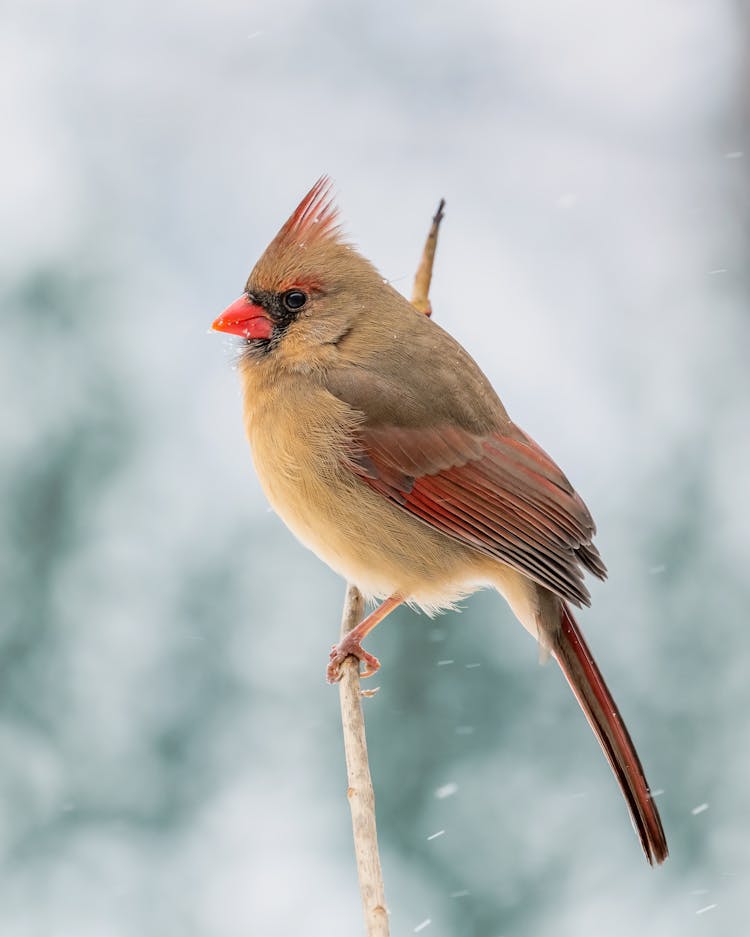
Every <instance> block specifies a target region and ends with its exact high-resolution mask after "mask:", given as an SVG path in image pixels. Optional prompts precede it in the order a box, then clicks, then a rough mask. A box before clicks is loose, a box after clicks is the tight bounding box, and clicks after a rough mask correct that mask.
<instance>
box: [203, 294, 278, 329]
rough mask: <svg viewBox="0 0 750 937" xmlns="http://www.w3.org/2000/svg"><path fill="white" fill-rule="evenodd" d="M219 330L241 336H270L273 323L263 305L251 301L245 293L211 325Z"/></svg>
mask: <svg viewBox="0 0 750 937" xmlns="http://www.w3.org/2000/svg"><path fill="white" fill-rule="evenodd" d="M211 328H212V329H216V331H217V332H229V333H230V334H232V335H239V336H240V337H241V338H270V337H271V335H272V334H273V323H272V322H271V319H270V318H269V315H268V313H267V312H266V310H265V309H264V308H263V307H262V306H258V305H257V304H256V303H253V302H250V300H249V298H248V297H247V295H246V294H244V293H243V295H242V296H240V298H239V299H236V300H235V301H234V302H233V303H232V305H231V306H227V308H226V309H225V310H224V312H222V314H221V315H220V316H219V318H218V319H216V320H215V321H214V323H213V324H212V325H211Z"/></svg>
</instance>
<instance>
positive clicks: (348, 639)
mask: <svg viewBox="0 0 750 937" xmlns="http://www.w3.org/2000/svg"><path fill="white" fill-rule="evenodd" d="M403 601H404V600H403V599H402V598H401V596H400V595H392V596H390V598H387V599H386V600H385V601H384V602H381V603H380V605H378V607H377V608H376V609H375V610H374V611H372V612H370V614H369V615H368V616H367V617H366V618H363V619H362V621H361V622H360V623H359V624H358V625H357V626H356V628H352V630H351V631H349V632H348V633H347V634H346V635H345V637H344V638H342V640H341V641H340V642H339V643H338V644H334V645H333V648H332V649H331V655H330V657H331V662H330V664H329V665H328V670H327V672H326V677H327V678H328V682H329V683H337V682H338V681H339V680H340V679H341V665H342V664H343V663H344V661H345V660H346V658H347V657H349V656H350V655H351V656H352V657H356V658H357V659H358V660H361V661H364V663H365V669H364V671H363V672H362V673H361V674H360V677H371V676H372V675H373V674H374V673H375V672H376V671H377V670H379V669H380V661H379V660H378V659H377V657H373V656H372V654H368V653H367V651H366V650H365V649H364V648H363V647H362V644H361V642H362V640H363V638H365V637H366V636H367V635H368V634H369V633H370V632H371V631H372V629H373V628H374V627H375V625H377V624H379V623H380V622H381V621H382V620H383V619H384V618H385V616H386V615H389V614H390V613H391V612H392V611H393V609H394V608H398V606H399V605H401V603H402V602H403Z"/></svg>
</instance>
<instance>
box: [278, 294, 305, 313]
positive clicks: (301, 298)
mask: <svg viewBox="0 0 750 937" xmlns="http://www.w3.org/2000/svg"><path fill="white" fill-rule="evenodd" d="M281 301H282V302H283V303H284V306H285V307H286V308H287V309H289V310H290V311H291V312H296V311H297V310H298V309H301V308H302V307H303V306H304V305H305V303H306V302H307V294H306V293H303V292H302V290H287V291H286V293H284V295H283V296H282V297H281Z"/></svg>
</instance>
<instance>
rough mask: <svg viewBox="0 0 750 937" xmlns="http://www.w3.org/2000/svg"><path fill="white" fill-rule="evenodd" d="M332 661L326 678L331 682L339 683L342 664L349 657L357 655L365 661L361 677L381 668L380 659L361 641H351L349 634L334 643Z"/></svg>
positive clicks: (370, 674) (368, 675)
mask: <svg viewBox="0 0 750 937" xmlns="http://www.w3.org/2000/svg"><path fill="white" fill-rule="evenodd" d="M329 657H330V663H329V664H328V669H327V670H326V679H327V680H328V682H329V683H338V682H339V680H340V679H341V665H342V664H343V663H344V661H345V660H346V658H347V657H356V658H357V660H360V661H362V662H363V663H364V665H365V669H364V670H363V671H362V673H360V675H359V676H360V678H364V677H371V676H372V675H373V674H374V673H377V671H378V670H380V661H379V660H378V659H377V657H374V656H373V655H372V654H368V653H367V651H366V650H365V649H364V648H363V647H362V645H361V644H360V643H359V641H356V640H354V641H350V640H349V636H348V635H347V636H346V637H345V638H344V639H343V641H341V642H339V644H334V645H333V647H332V648H331V653H330V655H329Z"/></svg>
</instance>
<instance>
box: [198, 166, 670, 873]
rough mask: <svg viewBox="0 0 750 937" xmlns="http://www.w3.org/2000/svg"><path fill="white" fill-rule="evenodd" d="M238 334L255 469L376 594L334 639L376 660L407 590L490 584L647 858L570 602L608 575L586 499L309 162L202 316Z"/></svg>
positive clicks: (413, 600) (649, 816)
mask: <svg viewBox="0 0 750 937" xmlns="http://www.w3.org/2000/svg"><path fill="white" fill-rule="evenodd" d="M213 327H214V329H217V330H218V331H220V332H230V333H233V334H235V335H239V336H241V337H242V338H243V339H244V344H243V348H242V356H241V359H240V375H241V379H242V384H243V389H244V405H245V425H246V429H247V434H248V437H249V439H250V445H251V448H252V452H253V458H254V462H255V467H256V470H257V472H258V476H259V478H260V481H261V484H262V486H263V488H264V490H265V492H266V495H267V496H268V500H269V501H270V502H271V504H272V505H273V507H274V508H275V510H276V511H277V512H278V514H280V515H281V517H282V518H283V520H284V521H285V522H286V524H287V525H288V526H289V527H290V529H291V530H292V531H293V532H294V533H295V534H296V535H297V537H299V539H300V540H301V541H302V542H303V543H304V544H306V545H307V546H308V547H310V549H312V550H313V551H314V552H315V553H317V555H318V556H320V557H321V558H322V559H323V560H325V561H326V563H328V565H329V566H331V567H332V568H333V569H334V570H336V571H337V572H339V573H341V575H342V576H344V577H345V578H346V579H348V580H349V581H350V582H353V583H355V584H356V585H357V586H358V587H359V588H360V589H361V590H362V592H364V594H365V595H366V596H369V597H371V598H378V599H380V600H382V601H381V604H380V605H379V607H378V608H376V610H375V611H374V612H372V614H370V615H368V616H367V617H366V618H365V619H364V620H363V621H362V622H361V623H360V624H359V625H358V626H357V627H356V628H354V629H353V630H352V631H351V632H350V633H349V634H348V636H347V637H346V638H345V639H344V640H343V641H342V642H341V643H340V644H339V645H337V646H335V647H334V649H333V651H332V652H331V660H330V664H329V667H328V679H329V681H331V682H333V681H335V680H337V679H339V677H340V674H339V667H340V665H341V663H342V662H343V660H344V659H345V658H346V657H347V656H348V655H349V654H353V655H355V656H356V657H358V658H359V659H360V660H362V661H364V663H365V665H366V670H365V672H364V673H363V674H362V676H369V675H370V674H372V673H374V672H375V671H376V670H377V668H378V667H379V666H380V665H379V663H378V661H377V660H376V658H374V657H373V656H372V655H371V654H368V653H367V652H366V651H365V650H364V649H363V648H362V646H361V643H360V642H361V641H362V639H363V638H364V636H365V635H366V634H367V633H368V632H369V631H371V630H372V628H374V627H375V625H376V624H377V623H378V622H379V621H381V620H382V619H383V618H384V617H385V616H386V615H387V614H388V613H389V612H391V611H392V610H393V609H394V608H396V607H397V606H398V605H400V604H401V603H402V602H408V603H410V604H414V605H418V606H421V607H422V608H424V609H427V610H430V611H433V610H436V609H440V608H445V607H449V606H451V605H452V604H453V603H454V602H456V600H457V599H459V598H461V597H462V596H464V595H467V594H468V593H470V592H473V591H474V590H475V589H478V588H480V587H482V586H488V585H489V586H494V587H495V588H496V589H497V590H498V592H500V593H501V594H502V595H503V596H504V597H505V599H506V600H507V602H508V604H509V605H510V607H511V609H512V610H513V612H514V613H515V615H516V617H517V618H518V620H519V621H520V622H521V624H522V625H523V626H524V628H526V629H527V631H529V632H530V633H531V634H532V635H533V636H534V637H535V638H537V639H538V640H539V642H540V643H541V645H542V647H543V648H544V649H545V650H546V651H548V652H550V653H551V654H552V655H553V656H554V657H555V658H556V660H557V661H558V663H559V664H560V667H561V668H562V671H563V673H564V674H565V677H566V678H567V680H568V683H569V684H570V686H571V688H572V690H573V692H574V693H575V695H576V696H577V698H578V702H579V703H580V705H581V707H582V709H583V711H584V713H585V714H586V717H587V719H588V721H589V723H590V724H591V727H592V728H593V730H594V732H595V734H596V736H597V738H598V739H599V742H600V743H601V746H602V748H603V749H604V753H605V755H606V756H607V758H608V759H609V763H610V764H611V766H612V769H613V771H614V773H615V777H616V778H617V781H618V782H619V784H620V787H621V789H622V792H623V794H624V796H625V800H626V802H627V805H628V807H629V809H630V813H631V816H632V819H633V824H634V826H635V828H636V831H637V833H638V835H639V837H640V840H641V845H642V846H643V849H644V852H645V853H646V857H647V859H648V860H649V862H651V863H653V862H654V861H656V862H663V861H664V859H665V858H666V857H667V842H666V839H665V836H664V831H663V829H662V825H661V820H660V818H659V813H658V811H657V809H656V806H655V805H654V802H653V800H652V799H651V794H650V792H649V788H648V784H647V782H646V778H645V776H644V773H643V769H642V767H641V763H640V760H639V758H638V755H637V754H636V751H635V748H634V746H633V743H632V741H631V740H630V735H629V734H628V730H627V729H626V727H625V724H624V723H623V721H622V719H621V717H620V714H619V712H618V711H617V706H616V705H615V702H614V700H613V699H612V696H611V695H610V693H609V690H608V689H607V686H606V684H605V682H604V679H603V678H602V675H601V673H600V672H599V668H598V667H597V665H596V663H595V661H594V659H593V657H592V655H591V652H590V651H589V649H588V647H587V645H586V642H585V641H584V638H583V636H582V634H581V632H580V630H579V628H578V625H577V624H576V621H575V619H574V618H573V614H572V612H571V610H570V605H577V606H581V605H588V604H589V593H588V590H587V589H586V586H585V585H584V582H583V569H587V570H589V572H592V573H593V574H594V575H595V576H598V577H599V578H601V579H603V578H604V577H605V576H606V568H605V566H604V563H603V562H602V560H601V558H600V557H599V552H598V550H597V549H596V547H595V546H594V545H593V543H592V542H591V540H592V536H593V534H594V532H595V527H594V522H593V520H592V519H591V515H590V514H589V512H588V510H587V508H586V505H585V504H584V503H583V501H582V500H581V498H580V497H579V496H578V495H577V494H576V492H575V490H574V489H573V487H572V485H571V484H570V482H569V481H568V479H567V478H566V477H565V475H563V473H562V472H561V471H560V469H559V468H558V467H557V465H556V464H555V463H554V462H553V461H552V459H550V457H549V456H548V455H547V454H546V453H545V452H544V451H543V450H542V449H541V448H540V447H539V446H538V445H537V444H536V443H535V442H534V441H533V440H532V439H531V438H530V437H529V436H527V435H526V433H524V432H523V430H521V429H519V428H518V427H517V426H516V425H515V424H514V423H512V422H511V420H510V418H509V417H508V414H507V413H506V411H505V408H504V407H503V405H502V403H501V402H500V400H499V398H498V396H497V394H496V393H495V391H494V390H493V389H492V387H491V385H490V383H489V381H488V380H487V378H486V377H485V376H484V374H483V373H482V372H481V371H480V369H479V367H478V366H477V364H476V363H475V362H474V361H473V360H472V358H471V357H470V356H469V355H468V354H467V352H466V351H464V349H463V348H462V347H461V346H460V345H459V344H458V342H456V341H455V340H454V339H453V338H451V336H450V335H448V334H447V333H446V332H444V331H443V329H441V328H440V326H438V325H437V324H436V323H435V322H433V321H432V320H431V319H429V318H427V316H425V315H422V314H421V313H419V312H417V311H416V310H415V309H414V308H413V306H412V305H411V304H410V303H409V302H407V300H406V299H404V298H403V297H402V296H401V295H400V294H399V293H397V292H396V290H394V289H393V288H392V287H391V286H390V285H389V284H388V283H387V282H385V281H384V280H383V278H382V277H381V276H380V274H379V273H378V272H377V270H376V269H375V268H374V267H373V266H372V264H370V262H369V261H367V260H366V259H365V258H364V257H362V256H361V255H360V254H359V253H357V251H356V250H354V249H353V248H352V247H351V245H349V244H348V243H346V241H345V240H344V239H343V238H342V236H341V232H340V229H339V226H338V216H337V210H336V208H335V206H334V205H333V202H332V200H331V197H330V182H329V180H328V179H327V178H325V177H324V178H322V179H320V180H319V181H318V182H317V183H316V184H315V185H314V186H313V187H312V189H311V190H310V191H309V192H308V193H307V195H306V196H305V197H304V198H303V199H302V201H301V202H300V204H299V205H298V207H297V208H296V209H295V211H294V213H293V214H292V216H291V217H290V218H289V220H288V221H287V222H286V224H284V226H283V227H282V228H281V230H280V231H279V233H278V234H277V235H276V237H275V238H274V239H273V241H272V242H271V243H270V245H269V246H268V248H267V249H266V251H265V253H264V254H263V256H262V257H261V258H260V260H259V261H258V262H257V264H256V265H255V267H254V269H253V271H252V273H251V274H250V277H249V279H248V281H247V284H246V286H245V292H244V293H243V294H242V296H241V297H240V298H239V299H238V300H237V301H236V302H234V303H232V305H231V306H229V307H228V308H227V309H226V310H225V311H224V312H223V313H222V314H221V315H220V316H219V318H218V319H216V321H215V322H214V323H213Z"/></svg>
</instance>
